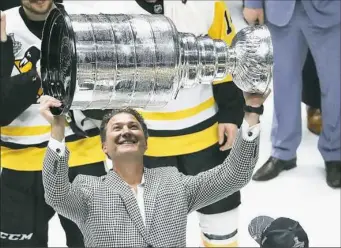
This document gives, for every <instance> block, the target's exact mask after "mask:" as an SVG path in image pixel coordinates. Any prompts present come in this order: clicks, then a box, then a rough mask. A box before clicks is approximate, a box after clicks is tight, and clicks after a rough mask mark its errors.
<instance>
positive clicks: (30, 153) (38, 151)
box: [1, 135, 106, 171]
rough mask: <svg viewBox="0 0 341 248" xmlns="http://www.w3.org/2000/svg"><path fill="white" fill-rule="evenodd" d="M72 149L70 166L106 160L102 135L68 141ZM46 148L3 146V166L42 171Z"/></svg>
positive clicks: (19, 169)
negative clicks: (10, 147)
mask: <svg viewBox="0 0 341 248" xmlns="http://www.w3.org/2000/svg"><path fill="white" fill-rule="evenodd" d="M66 145H67V147H68V149H69V150H70V151H71V153H70V159H69V167H76V166H81V165H86V164H92V163H96V162H101V161H105V159H106V157H105V154H104V153H103V151H102V149H101V147H102V144H101V140H100V137H99V136H98V135H97V136H94V137H91V138H86V139H81V140H77V141H73V142H67V143H66ZM45 152H46V148H37V147H28V148H23V149H9V148H7V147H1V166H2V167H3V168H7V169H11V170H17V171H41V170H42V168H43V160H44V156H45Z"/></svg>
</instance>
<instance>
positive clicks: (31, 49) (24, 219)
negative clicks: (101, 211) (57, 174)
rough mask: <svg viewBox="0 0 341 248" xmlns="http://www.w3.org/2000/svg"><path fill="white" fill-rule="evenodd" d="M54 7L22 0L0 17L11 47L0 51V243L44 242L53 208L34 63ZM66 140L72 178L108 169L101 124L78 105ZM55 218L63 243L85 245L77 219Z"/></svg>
mask: <svg viewBox="0 0 341 248" xmlns="http://www.w3.org/2000/svg"><path fill="white" fill-rule="evenodd" d="M54 7H56V5H55V3H54V2H53V1H52V0H39V1H37V0H22V1H21V6H20V7H15V8H12V9H9V10H7V11H5V16H6V17H4V16H3V18H2V19H3V20H5V18H6V25H3V24H4V22H2V23H1V27H2V30H1V33H2V34H3V33H5V34H6V33H7V36H6V37H3V36H2V39H1V40H2V44H1V45H2V47H6V49H11V51H9V50H6V52H4V53H3V52H2V51H1V53H2V54H1V55H2V56H1V62H2V66H1V67H2V68H1V71H2V75H1V77H2V78H1V91H2V92H1V98H2V99H1V118H0V124H1V167H2V173H1V178H0V179H1V186H0V187H1V214H0V216H1V218H0V219H1V230H0V231H1V237H0V242H1V247H24V246H25V247H47V245H48V222H49V220H50V219H51V218H52V216H53V215H54V214H55V211H54V210H53V209H52V208H51V207H50V206H48V205H47V204H46V203H45V199H44V191H43V185H42V175H41V170H42V165H43V157H44V154H45V150H46V146H47V143H48V140H49V136H50V135H49V134H50V125H49V123H48V122H47V121H46V120H45V119H44V118H42V117H41V115H40V114H39V111H38V107H39V105H38V104H37V99H38V98H39V97H40V95H41V94H42V90H41V81H40V79H39V75H38V70H37V68H36V67H39V66H37V64H39V61H38V60H39V58H40V47H41V35H42V29H43V25H44V20H45V18H46V16H47V14H48V12H49V11H50V10H51V8H54ZM58 7H60V8H62V5H58ZM4 28H6V30H3V29H4ZM9 44H12V45H9ZM13 54H14V57H13ZM4 56H7V57H6V58H5V57H4ZM9 63H10V64H11V67H9V65H8V64H9ZM8 68H10V70H9V69H8ZM6 74H7V75H6ZM6 76H7V77H6ZM65 141H66V144H67V146H68V147H69V149H70V150H72V153H73V154H72V157H71V160H70V162H71V164H70V167H71V168H70V174H69V177H70V180H71V181H72V180H73V179H74V178H75V176H76V175H77V174H89V175H94V176H101V175H104V174H105V173H106V172H105V166H104V162H103V161H104V160H105V157H104V155H103V152H102V151H101V143H100V138H99V129H98V128H97V127H96V126H95V125H94V124H93V123H92V121H91V120H88V119H85V116H84V115H83V114H82V113H81V112H80V111H71V112H70V115H69V121H68V127H67V137H66V139H65ZM78 147H82V149H77V148H78ZM59 218H60V222H61V224H62V226H63V228H64V230H65V232H66V238H67V245H68V246H72V247H83V246H84V242H83V237H82V234H81V233H80V231H79V229H78V227H77V226H76V224H74V223H73V222H71V221H70V220H68V219H66V218H64V217H62V216H59Z"/></svg>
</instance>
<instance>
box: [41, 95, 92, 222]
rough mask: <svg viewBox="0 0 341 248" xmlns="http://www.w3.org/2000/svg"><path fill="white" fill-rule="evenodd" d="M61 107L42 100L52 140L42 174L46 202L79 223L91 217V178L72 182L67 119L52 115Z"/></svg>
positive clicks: (52, 100)
mask: <svg viewBox="0 0 341 248" xmlns="http://www.w3.org/2000/svg"><path fill="white" fill-rule="evenodd" d="M59 106H60V102H59V101H58V100H56V99H54V98H52V97H49V96H43V97H41V98H40V113H41V115H42V116H44V118H45V119H46V120H47V121H48V122H49V123H50V124H51V139H50V141H49V144H48V147H47V151H46V154H45V158H44V166H43V172H42V174H43V186H44V190H45V200H46V203H47V204H48V205H50V206H51V207H52V208H53V209H55V210H56V212H57V213H59V214H61V215H63V216H65V217H66V218H68V219H70V220H72V221H74V222H75V223H77V224H78V223H81V222H82V221H83V220H84V219H85V218H86V216H87V214H88V209H87V202H88V199H89V198H90V197H91V195H92V187H91V182H90V180H91V179H89V178H88V177H86V176H83V175H79V176H77V177H76V178H75V180H74V181H73V183H70V181H69V175H68V174H69V166H68V160H69V151H68V149H67V148H66V146H65V144H64V132H65V117H64V116H53V115H52V113H51V112H50V108H51V107H59ZM80 149H81V148H80Z"/></svg>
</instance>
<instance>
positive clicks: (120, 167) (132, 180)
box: [113, 160, 143, 187]
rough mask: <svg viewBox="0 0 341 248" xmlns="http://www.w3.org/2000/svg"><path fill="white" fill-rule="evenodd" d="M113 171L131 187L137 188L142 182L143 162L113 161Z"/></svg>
mask: <svg viewBox="0 0 341 248" xmlns="http://www.w3.org/2000/svg"><path fill="white" fill-rule="evenodd" d="M113 170H114V171H115V172H116V173H117V174H118V175H119V176H120V177H121V178H122V179H123V180H124V181H125V182H126V183H127V184H129V185H130V186H131V187H136V186H137V185H139V184H140V183H141V181H142V175H143V160H142V161H126V160H125V161H117V160H115V161H113Z"/></svg>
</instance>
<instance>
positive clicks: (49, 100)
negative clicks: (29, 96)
mask: <svg viewBox="0 0 341 248" xmlns="http://www.w3.org/2000/svg"><path fill="white" fill-rule="evenodd" d="M38 103H40V106H39V112H40V114H41V115H42V116H43V117H44V118H45V119H46V120H47V121H48V122H49V123H50V124H53V125H55V124H56V125H61V124H62V125H65V117H64V116H54V115H53V114H52V113H51V108H53V107H60V106H61V105H62V103H61V102H60V101H59V100H57V99H55V98H53V97H51V96H46V95H44V96H41V97H40V98H39V99H38Z"/></svg>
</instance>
